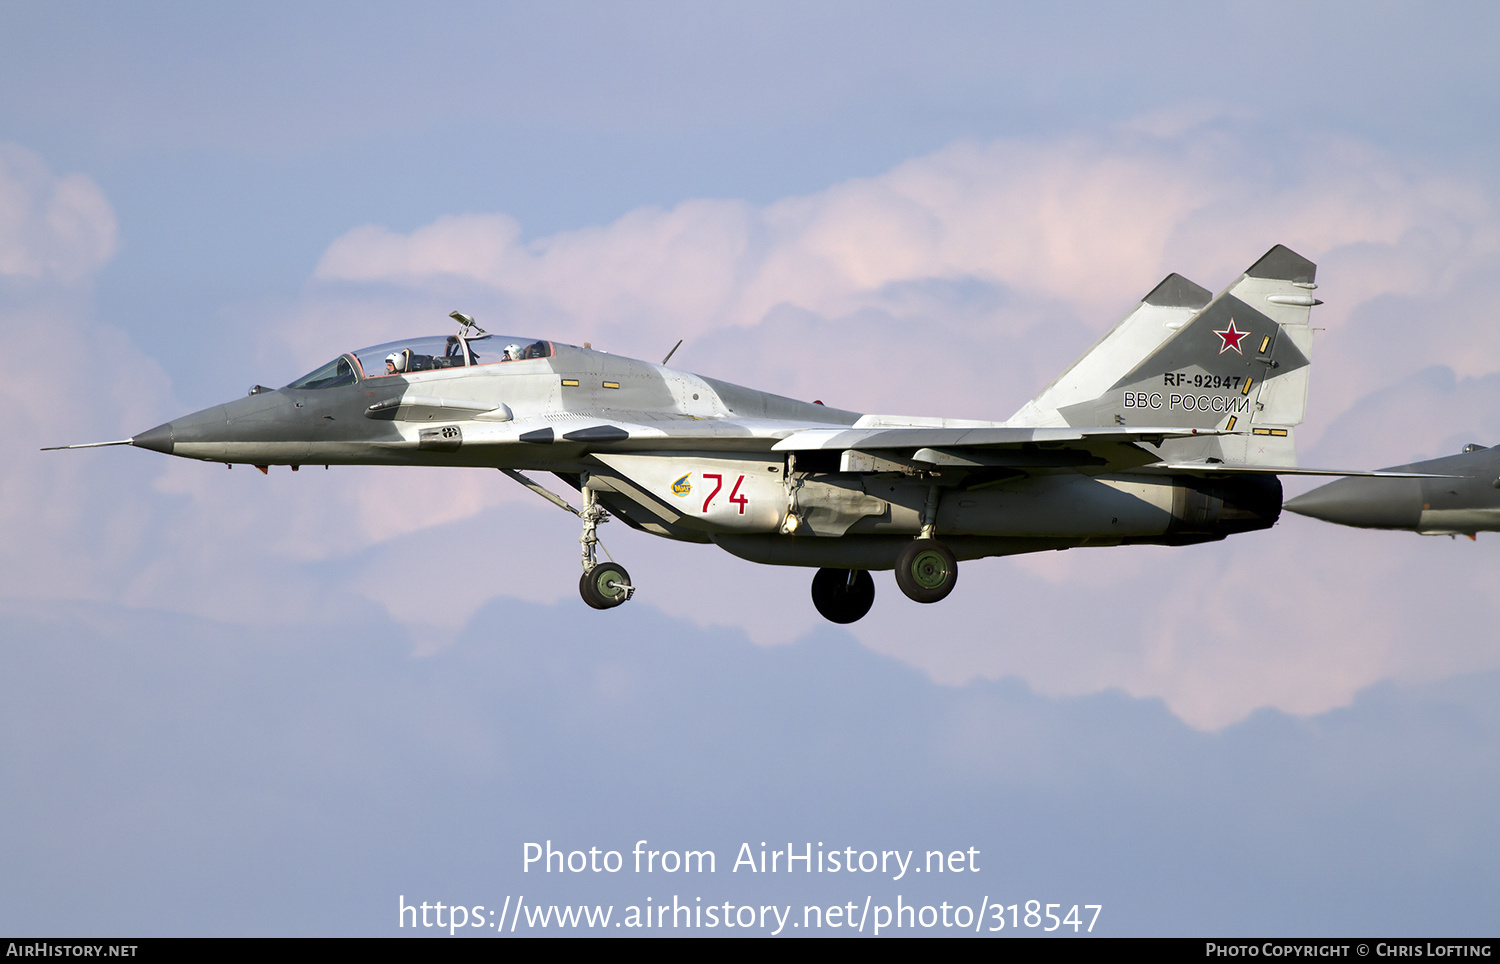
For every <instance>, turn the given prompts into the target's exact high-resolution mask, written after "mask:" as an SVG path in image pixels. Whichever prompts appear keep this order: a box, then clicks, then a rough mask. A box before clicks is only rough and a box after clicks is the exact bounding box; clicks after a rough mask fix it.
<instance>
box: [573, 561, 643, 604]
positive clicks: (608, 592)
mask: <svg viewBox="0 0 1500 964" xmlns="http://www.w3.org/2000/svg"><path fill="white" fill-rule="evenodd" d="M633 592H635V587H634V586H632V585H631V584H630V573H628V572H626V571H625V567H624V566H621V565H618V564H616V563H613V562H606V563H604V564H603V565H599V566H595V567H594V568H592V569H590V570H588V571H587V572H585V573H584V574H583V576H582V577H581V578H580V579H579V580H578V594H579V595H580V596H582V597H583V601H584V602H586V603H588V604H589V605H590V606H592V607H594V608H595V609H613V608H615V607H616V606H618V605H620V604H621V603H623V602H624V601H625V600H627V599H629V598H630V594H631V593H633Z"/></svg>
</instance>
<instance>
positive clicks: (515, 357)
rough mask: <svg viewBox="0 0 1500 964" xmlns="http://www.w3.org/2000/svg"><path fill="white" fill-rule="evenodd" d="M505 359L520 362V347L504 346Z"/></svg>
mask: <svg viewBox="0 0 1500 964" xmlns="http://www.w3.org/2000/svg"><path fill="white" fill-rule="evenodd" d="M505 357H506V358H509V359H510V360H511V361H520V360H521V346H520V345H506V346H505Z"/></svg>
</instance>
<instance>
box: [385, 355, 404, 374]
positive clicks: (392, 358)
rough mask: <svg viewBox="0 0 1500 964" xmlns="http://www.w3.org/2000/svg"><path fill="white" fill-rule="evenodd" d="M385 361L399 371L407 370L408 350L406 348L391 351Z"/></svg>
mask: <svg viewBox="0 0 1500 964" xmlns="http://www.w3.org/2000/svg"><path fill="white" fill-rule="evenodd" d="M385 363H386V364H387V365H390V366H391V367H392V368H394V369H395V370H396V371H398V372H404V371H406V352H405V351H404V350H402V351H393V352H391V353H390V354H389V355H386V356H385Z"/></svg>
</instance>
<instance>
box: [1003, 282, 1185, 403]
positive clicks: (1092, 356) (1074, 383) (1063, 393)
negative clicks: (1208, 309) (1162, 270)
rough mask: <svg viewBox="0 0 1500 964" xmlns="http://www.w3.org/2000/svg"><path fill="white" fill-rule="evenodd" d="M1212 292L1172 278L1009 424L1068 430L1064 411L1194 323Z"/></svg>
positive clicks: (1095, 395) (1105, 386) (1104, 388)
mask: <svg viewBox="0 0 1500 964" xmlns="http://www.w3.org/2000/svg"><path fill="white" fill-rule="evenodd" d="M1212 298H1213V293H1212V292H1210V291H1209V290H1208V289H1207V288H1203V287H1200V286H1199V285H1196V284H1194V283H1193V282H1191V281H1189V280H1188V279H1186V278H1184V277H1183V276H1182V275H1180V274H1169V275H1167V276H1166V277H1165V278H1163V279H1162V281H1161V284H1158V285H1157V286H1156V287H1155V288H1152V289H1151V293H1150V294H1148V295H1146V297H1144V298H1142V299H1141V301H1140V303H1139V304H1137V305H1136V306H1135V307H1134V308H1132V309H1131V311H1130V313H1129V314H1127V315H1126V316H1125V317H1124V318H1121V319H1120V320H1119V322H1118V323H1116V324H1115V326H1114V327H1113V328H1111V329H1110V330H1109V331H1107V332H1105V334H1104V336H1103V337H1102V338H1100V339H1099V340H1098V341H1096V342H1095V343H1094V345H1093V347H1091V348H1090V349H1089V350H1088V351H1086V352H1084V353H1083V356H1082V357H1080V358H1079V359H1078V360H1077V361H1075V362H1074V363H1073V364H1072V365H1070V366H1068V368H1067V369H1066V370H1065V371H1064V372H1063V373H1062V374H1061V375H1059V376H1057V377H1056V378H1055V379H1053V380H1052V384H1050V385H1048V386H1047V387H1046V388H1044V389H1042V391H1041V392H1040V393H1039V394H1038V395H1037V396H1036V397H1035V398H1033V399H1032V400H1031V401H1029V402H1027V403H1026V404H1025V405H1023V406H1021V410H1020V411H1018V412H1016V414H1014V415H1012V416H1011V417H1010V420H1009V422H1008V423H1007V424H1010V425H1026V426H1049V425H1050V426H1063V425H1067V424H1069V423H1068V422H1067V421H1066V420H1065V419H1064V418H1063V416H1062V414H1061V413H1060V412H1059V409H1061V408H1064V407H1066V406H1070V405H1075V404H1077V403H1079V402H1086V401H1089V400H1092V399H1095V398H1098V397H1099V396H1100V395H1102V394H1104V393H1105V392H1106V391H1108V390H1109V388H1110V387H1111V386H1113V385H1114V384H1115V383H1116V382H1117V381H1119V380H1120V378H1121V376H1123V375H1125V374H1126V373H1127V372H1129V371H1130V370H1131V369H1132V368H1134V367H1135V365H1136V364H1137V363H1138V362H1139V361H1140V360H1141V359H1142V358H1145V357H1146V356H1147V355H1149V354H1151V352H1153V351H1155V350H1156V349H1157V348H1158V347H1160V346H1161V343H1162V342H1164V341H1166V340H1167V339H1168V338H1170V337H1172V335H1173V334H1174V333H1175V332H1176V331H1177V329H1179V328H1181V327H1182V326H1183V325H1184V324H1186V323H1187V322H1188V321H1190V320H1191V319H1192V318H1193V316H1194V315H1195V314H1197V313H1198V311H1199V310H1200V309H1202V308H1203V307H1204V306H1205V305H1207V304H1208V303H1209V301H1210V300H1211V299H1212Z"/></svg>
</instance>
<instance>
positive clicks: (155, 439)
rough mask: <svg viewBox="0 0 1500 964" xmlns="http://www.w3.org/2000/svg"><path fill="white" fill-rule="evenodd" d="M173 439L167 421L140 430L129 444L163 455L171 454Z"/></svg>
mask: <svg viewBox="0 0 1500 964" xmlns="http://www.w3.org/2000/svg"><path fill="white" fill-rule="evenodd" d="M174 441H175V439H174V436H173V434H172V423H171V422H167V423H166V424H164V425H158V426H156V428H153V429H151V430H150V431H146V432H142V433H141V434H139V435H137V436H136V437H135V438H133V439H131V440H130V444H131V445H136V446H139V447H140V448H143V449H150V450H151V451H153V452H160V453H162V454H163V455H171V454H172V443H173V442H174Z"/></svg>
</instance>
